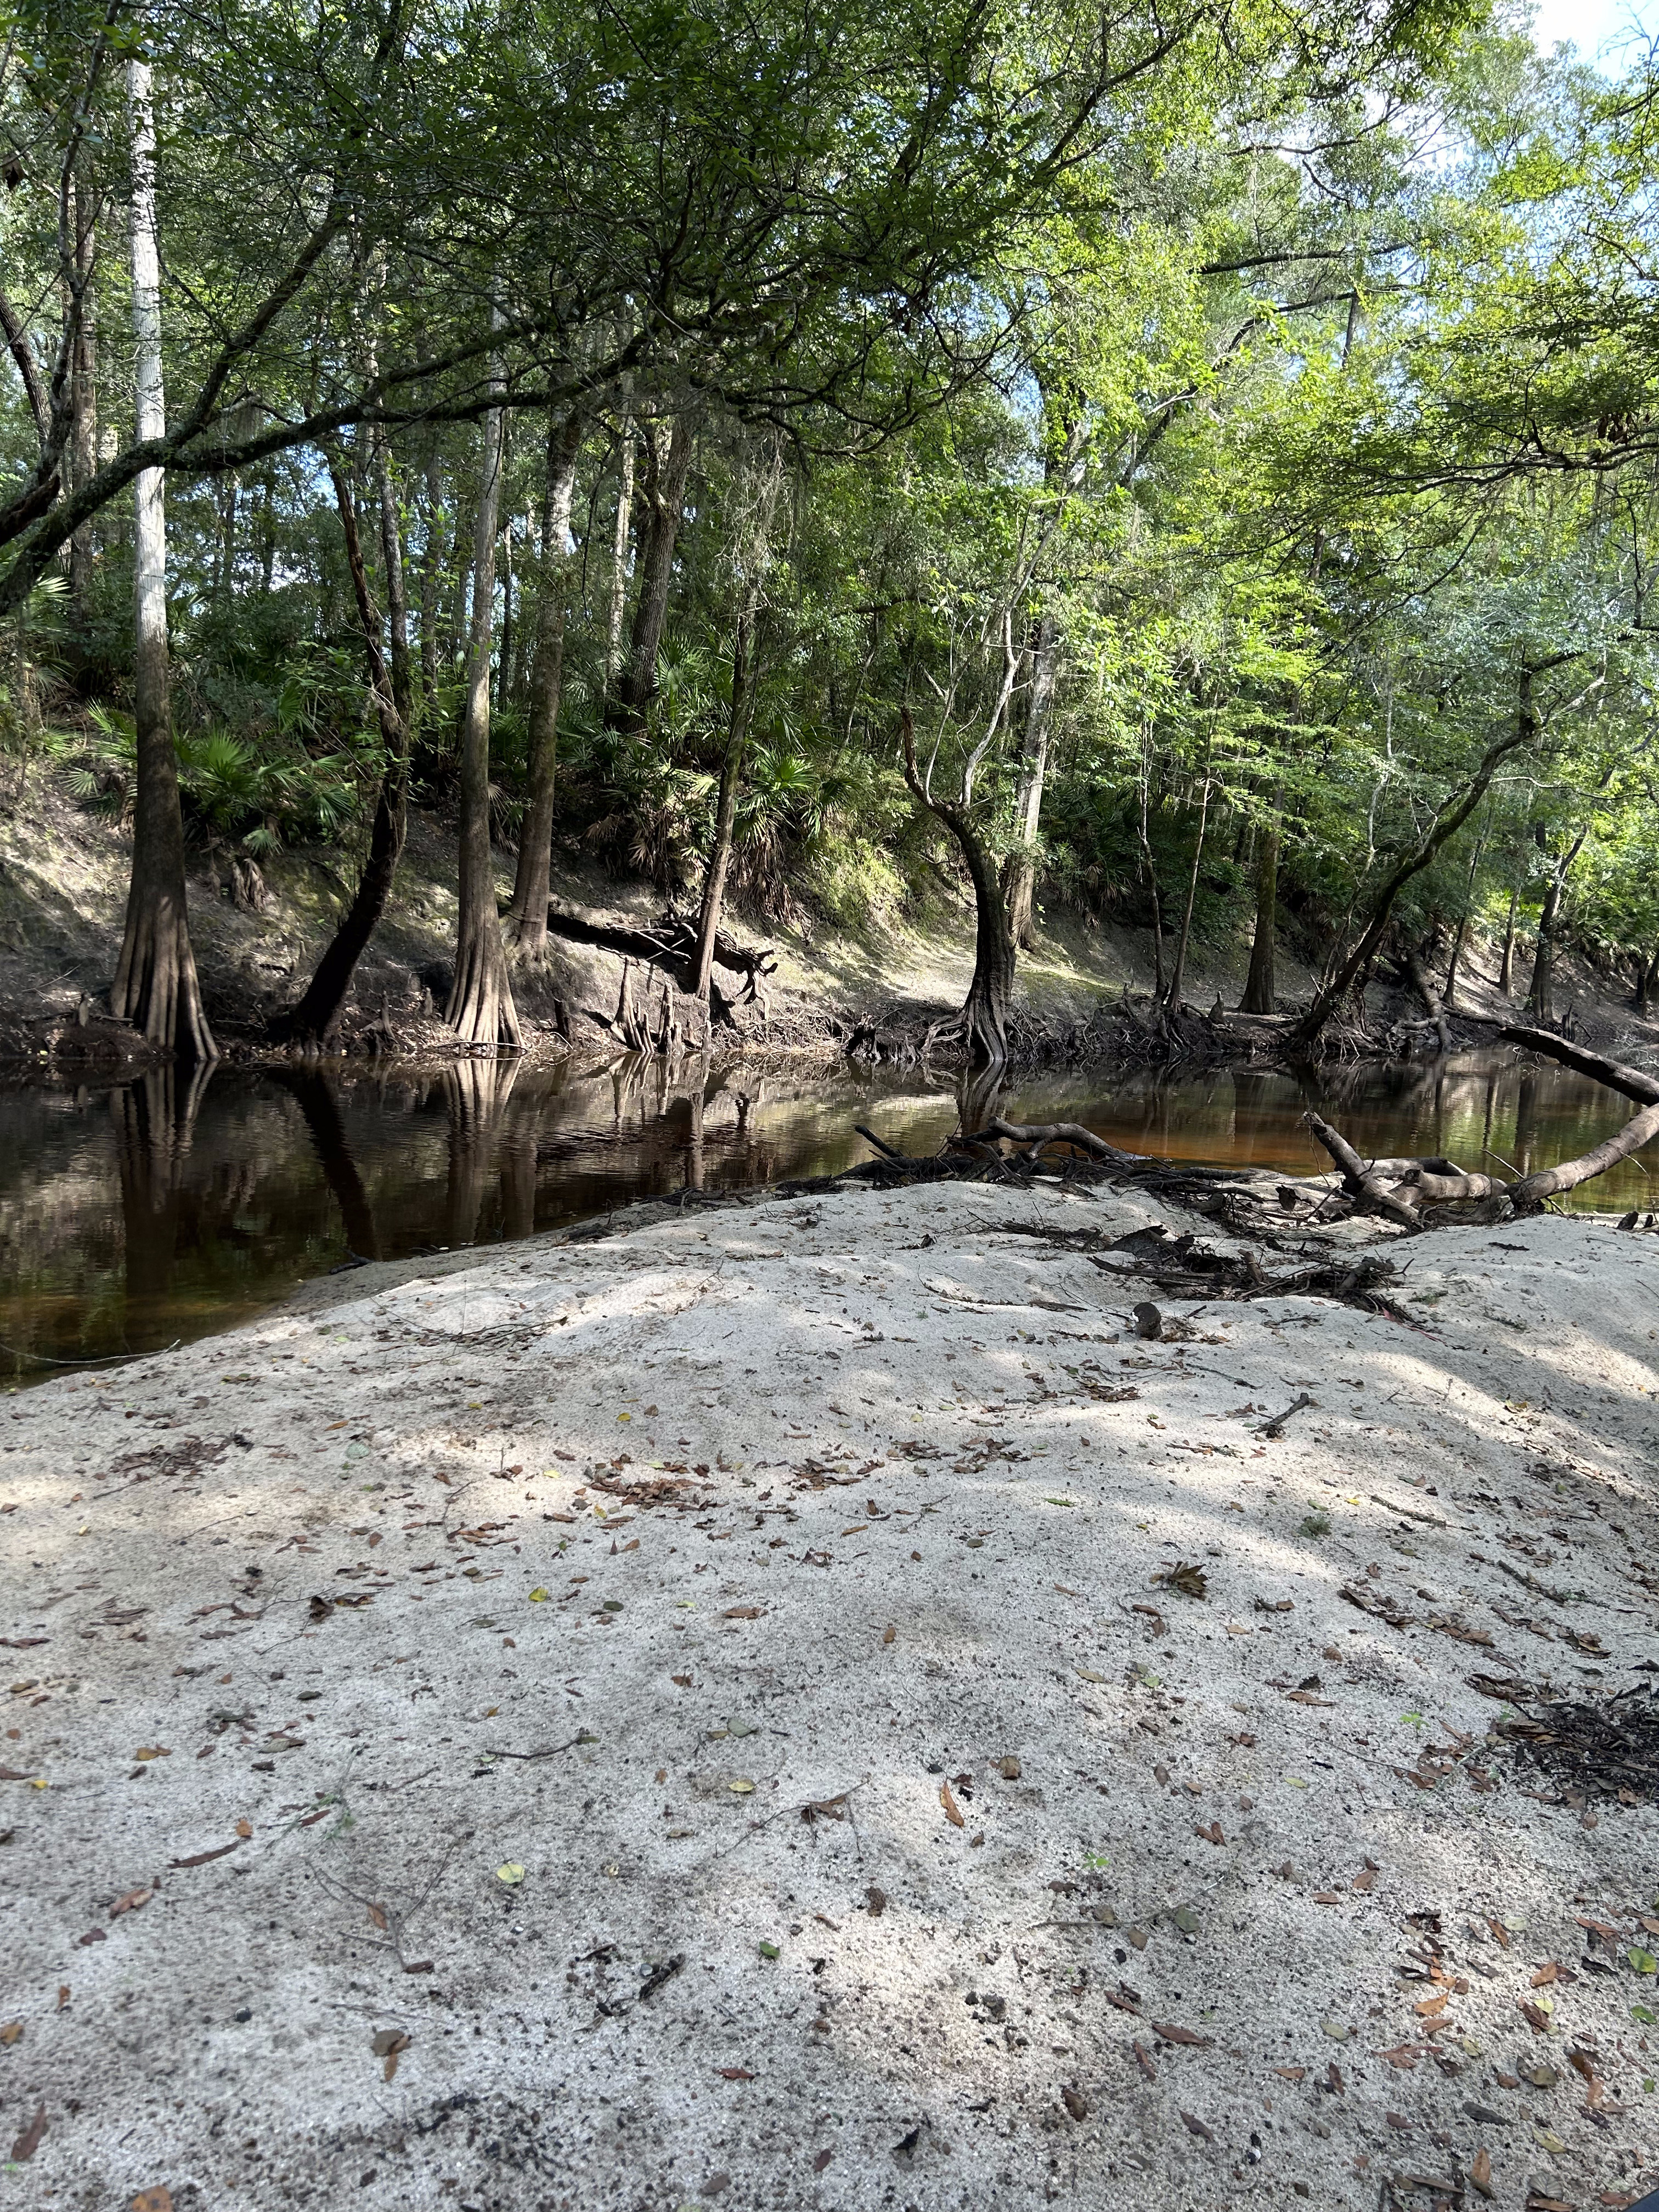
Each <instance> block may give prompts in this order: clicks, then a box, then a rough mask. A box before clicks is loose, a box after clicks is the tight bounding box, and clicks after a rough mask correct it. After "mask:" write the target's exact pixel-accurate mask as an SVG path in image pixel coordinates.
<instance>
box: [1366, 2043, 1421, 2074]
mask: <svg viewBox="0 0 1659 2212" xmlns="http://www.w3.org/2000/svg"><path fill="white" fill-rule="evenodd" d="M1376 2055H1377V2057H1379V2058H1383V2059H1386V2060H1387V2062H1388V2063H1389V2065H1390V2066H1397V2067H1398V2068H1399V2069H1400V2071H1401V2073H1402V2074H1409V2073H1410V2072H1411V2070H1412V2069H1413V2066H1415V2065H1416V2063H1417V2059H1418V2051H1417V2046H1416V2045H1415V2044H1411V2043H1397V2044H1396V2045H1395V2047H1394V2049H1393V2050H1392V2051H1378V2052H1377V2054H1376Z"/></svg>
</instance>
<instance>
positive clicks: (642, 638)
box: [609, 413, 691, 731]
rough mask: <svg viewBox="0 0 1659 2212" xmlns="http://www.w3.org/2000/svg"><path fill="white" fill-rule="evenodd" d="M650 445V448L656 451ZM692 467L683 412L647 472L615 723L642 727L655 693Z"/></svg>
mask: <svg viewBox="0 0 1659 2212" xmlns="http://www.w3.org/2000/svg"><path fill="white" fill-rule="evenodd" d="M654 450H655V448H654V446H653V453H654ZM690 469H691V421H690V416H688V415H685V414H684V413H682V414H678V415H676V416H675V417H674V422H673V428H672V430H671V433H670V435H669V440H668V453H667V456H666V458H665V459H663V460H662V461H661V462H660V463H659V464H657V465H653V468H652V469H651V471H650V472H649V474H650V483H649V487H648V489H649V492H650V498H651V520H650V525H649V527H648V529H647V532H646V538H645V544H644V545H643V547H642V549H641V554H640V561H639V569H640V590H639V597H638V599H636V600H635V605H634V628H633V632H632V635H630V637H629V646H628V667H627V669H626V671H624V673H623V677H622V679H621V681H620V683H619V684H617V697H616V700H615V702H614V707H613V710H612V712H611V715H610V717H609V719H610V720H611V723H612V725H613V726H614V727H617V728H619V729H625V730H635V731H637V730H641V729H643V727H644V726H645V713H646V709H647V707H648V706H649V705H650V704H651V702H652V699H653V697H654V696H655V695H656V689H657V655H658V653H659V651H660V650H661V647H662V634H663V629H664V626H665V623H667V620H668V592H669V586H670V585H671V583H672V581H673V578H674V544H675V540H676V538H678V534H679V527H680V513H681V509H682V507H683V506H684V501H685V480H686V477H688V476H689V475H690Z"/></svg>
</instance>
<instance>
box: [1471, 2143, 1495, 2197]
mask: <svg viewBox="0 0 1659 2212" xmlns="http://www.w3.org/2000/svg"><path fill="white" fill-rule="evenodd" d="M1469 2179H1470V2180H1471V2181H1472V2182H1473V2183H1474V2185H1475V2187H1476V2188H1477V2189H1478V2190H1479V2191H1480V2194H1481V2195H1482V2196H1483V2197H1490V2196H1491V2195H1492V2155H1491V2154H1490V2152H1489V2151H1488V2150H1487V2149H1486V2146H1485V2145H1484V2144H1482V2146H1481V2147H1480V2149H1479V2150H1478V2151H1476V2153H1475V2154H1474V2157H1473V2158H1472V2159H1471V2160H1469Z"/></svg>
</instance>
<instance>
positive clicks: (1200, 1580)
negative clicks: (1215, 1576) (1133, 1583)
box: [1153, 1559, 1210, 1597]
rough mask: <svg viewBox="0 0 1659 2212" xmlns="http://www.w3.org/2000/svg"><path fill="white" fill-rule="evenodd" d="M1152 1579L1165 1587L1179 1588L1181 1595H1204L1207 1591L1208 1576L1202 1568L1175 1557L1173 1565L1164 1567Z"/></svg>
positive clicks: (1208, 1586)
mask: <svg viewBox="0 0 1659 2212" xmlns="http://www.w3.org/2000/svg"><path fill="white" fill-rule="evenodd" d="M1153 1579H1154V1580H1155V1581H1157V1582H1161V1583H1164V1586H1165V1588H1166V1589H1173V1590H1179V1591H1180V1592H1181V1595H1182V1597H1205V1596H1206V1595H1208V1593H1209V1588H1210V1578H1209V1577H1208V1576H1207V1575H1206V1573H1205V1571H1204V1570H1203V1568H1202V1567H1195V1566H1193V1565H1190V1564H1189V1563H1188V1561H1186V1560H1184V1559H1177V1560H1176V1563H1175V1565H1174V1566H1172V1567H1166V1568H1165V1569H1164V1572H1163V1573H1162V1574H1161V1575H1158V1576H1155V1577H1153Z"/></svg>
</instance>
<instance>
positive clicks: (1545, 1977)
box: [1527, 1959, 1561, 1990]
mask: <svg viewBox="0 0 1659 2212" xmlns="http://www.w3.org/2000/svg"><path fill="white" fill-rule="evenodd" d="M1560 1974H1561V1962H1560V1960H1559V1959H1546V1960H1545V1961H1544V1963H1543V1965H1542V1966H1540V1967H1539V1968H1538V1970H1537V1972H1535V1973H1534V1975H1533V1978H1532V1979H1531V1980H1530V1981H1529V1982H1528V1984H1527V1987H1528V1989H1532V1990H1544V1989H1547V1988H1548V1987H1549V1985H1550V1984H1551V1983H1552V1982H1553V1981H1558V1980H1559V1978H1560Z"/></svg>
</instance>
